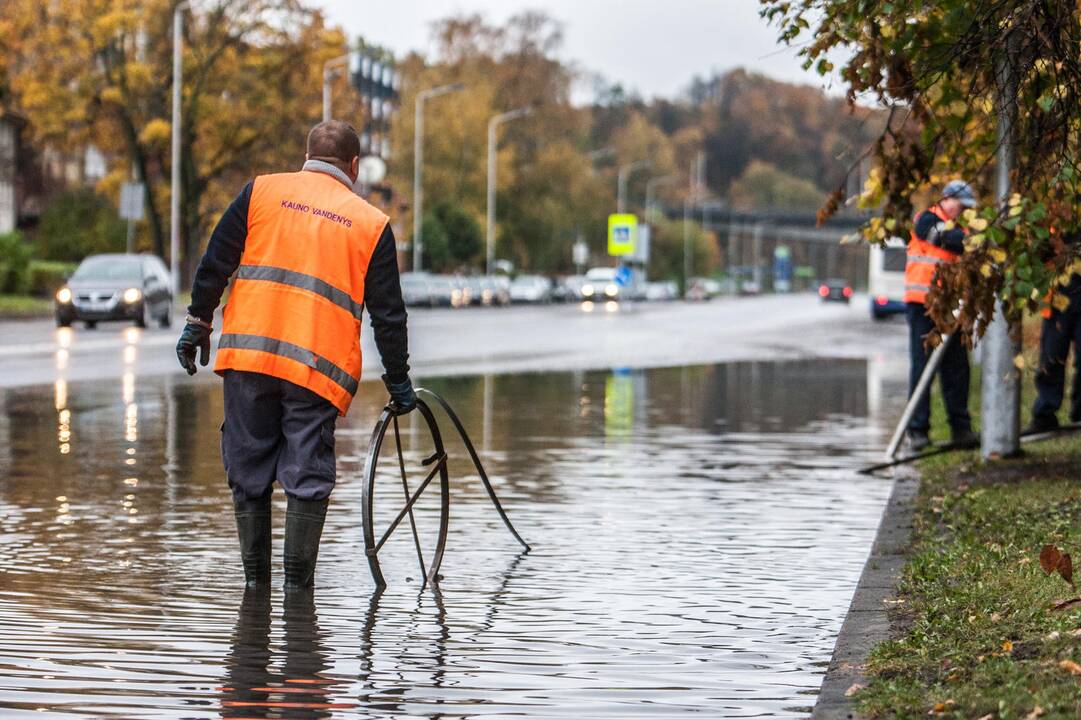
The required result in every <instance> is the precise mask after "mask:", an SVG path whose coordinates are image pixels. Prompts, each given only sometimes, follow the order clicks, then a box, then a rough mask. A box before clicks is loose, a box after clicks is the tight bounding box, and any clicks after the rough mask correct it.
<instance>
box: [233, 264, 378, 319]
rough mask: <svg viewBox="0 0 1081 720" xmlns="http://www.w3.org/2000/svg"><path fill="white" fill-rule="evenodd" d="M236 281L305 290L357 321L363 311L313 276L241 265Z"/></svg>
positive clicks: (278, 269)
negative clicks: (272, 283)
mask: <svg viewBox="0 0 1081 720" xmlns="http://www.w3.org/2000/svg"><path fill="white" fill-rule="evenodd" d="M236 278H237V280H265V281H266V282H276V283H280V284H282V285H289V286H291V287H295V288H300V289H301V290H307V291H308V292H312V293H315V294H316V295H319V296H320V297H323V298H326V299H327V300H329V301H331V302H332V303H334V304H335V305H337V306H338V307H340V308H342V309H343V310H345V311H346V312H348V313H349V314H350V315H352V316H353V317H355V318H356V319H357V320H359V319H360V318H361V313H362V312H363V311H364V306H363V305H358V304H357V303H356V302H354V301H353V298H351V297H349V293H347V292H345V291H344V290H339V289H338V288H336V287H334V286H333V285H331V284H330V283H328V282H326V281H325V280H320V279H319V278H317V277H315V276H314V275H308V274H306V273H302V272H297V271H295V270H286V269H285V268H279V267H271V266H269V265H241V266H240V269H239V270H237V273H236Z"/></svg>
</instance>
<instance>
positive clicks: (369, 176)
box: [357, 155, 387, 187]
mask: <svg viewBox="0 0 1081 720" xmlns="http://www.w3.org/2000/svg"><path fill="white" fill-rule="evenodd" d="M386 176H387V164H386V162H384V161H383V158H381V157H377V156H375V155H368V156H367V157H365V158H364V159H362V160H361V161H360V165H359V167H357V182H359V183H360V184H361V185H363V186H364V187H368V186H370V185H375V184H376V183H381V182H383V178H385V177H386Z"/></svg>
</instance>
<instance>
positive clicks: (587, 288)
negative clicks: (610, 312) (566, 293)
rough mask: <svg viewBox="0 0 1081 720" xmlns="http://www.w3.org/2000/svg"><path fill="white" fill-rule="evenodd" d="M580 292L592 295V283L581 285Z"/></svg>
mask: <svg viewBox="0 0 1081 720" xmlns="http://www.w3.org/2000/svg"><path fill="white" fill-rule="evenodd" d="M582 294H583V295H592V294H593V286H592V285H583V286H582Z"/></svg>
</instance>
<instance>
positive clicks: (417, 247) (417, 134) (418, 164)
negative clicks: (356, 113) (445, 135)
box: [413, 83, 465, 272]
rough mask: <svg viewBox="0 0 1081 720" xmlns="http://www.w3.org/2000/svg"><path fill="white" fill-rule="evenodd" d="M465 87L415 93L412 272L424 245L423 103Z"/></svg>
mask: <svg viewBox="0 0 1081 720" xmlns="http://www.w3.org/2000/svg"><path fill="white" fill-rule="evenodd" d="M464 87H465V84H464V83H454V84H452V85H440V86H439V87H436V88H430V89H428V90H421V91H420V92H419V93H417V99H416V107H415V109H414V112H415V113H416V116H415V121H414V123H413V272H420V267H421V255H422V251H423V249H424V243H423V240H422V239H421V228H422V226H423V223H424V186H423V184H422V177H423V175H424V101H425V100H428V99H430V98H434V97H439V96H440V95H446V94H447V93H452V92H457V91H459V90H461V89H463V88H464Z"/></svg>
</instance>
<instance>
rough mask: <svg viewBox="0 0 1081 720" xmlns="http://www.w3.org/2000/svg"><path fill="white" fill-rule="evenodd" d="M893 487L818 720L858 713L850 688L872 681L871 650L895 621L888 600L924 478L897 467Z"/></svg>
mask: <svg viewBox="0 0 1081 720" xmlns="http://www.w3.org/2000/svg"><path fill="white" fill-rule="evenodd" d="M896 478H897V479H896V480H895V481H894V484H893V491H892V492H891V493H890V499H889V501H888V502H887V503H886V509H885V510H884V511H883V512H882V520H881V521H880V523H879V525H878V534H877V535H876V536H875V542H874V545H872V546H871V554H870V556H869V557H868V558H867V563H866V564H865V565H864V566H863V574H862V575H861V576H860V580H859V583H858V584H857V585H856V592H855V594H854V595H853V596H852V604H851V605H849V607H848V614H847V615H846V616H845V621H844V625H842V626H841V632H840V634H839V635H838V636H837V644H836V645H835V646H834V648H833V658H832V659H831V660H830V664H829V669H828V670H827V671H826V676H825V677H824V678H823V679H822V688H821V689H820V690H819V693H818V701H817V702H816V703H815V707H814V713H813V714H812V716H811V717H812V718H814V720H852V719H854V718H858V717H859V716H858V715H857V714H856V709H855V703H853V702H852V699H851V698H849V697H846V696H845V692H846V691H847V690H848V689H849V688H850V687H852V685H854V684H856V683H858V684H860V685H866V684H867V676H866V673H865V666H866V663H867V657H868V656H869V655H870V653H871V649H872V648H874V646H875V645H877V644H878V643H880V642H882V641H884V640H889V639H890V620H889V617H888V615H887V613H886V605H885V601H886V600H890V599H892V598H893V597H895V596H896V594H897V581H898V580H899V579H900V577H901V571H902V570H903V569H904V566H905V563H906V562H907V560H908V558H907V553H908V549H909V544H910V542H911V535H912V513H913V511H914V509H915V499H916V493H917V492H918V491H919V487H920V478H919V474H918V473H917V471H916V470H914V469H913V468H911V467H906V468H901V469H899V470H898V473H897V476H896Z"/></svg>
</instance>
